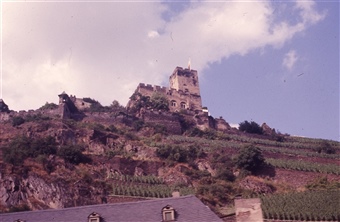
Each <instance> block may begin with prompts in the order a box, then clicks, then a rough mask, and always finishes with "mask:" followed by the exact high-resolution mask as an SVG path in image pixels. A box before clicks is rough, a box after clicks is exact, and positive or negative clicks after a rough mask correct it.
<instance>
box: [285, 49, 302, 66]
mask: <svg viewBox="0 0 340 222" xmlns="http://www.w3.org/2000/svg"><path fill="white" fill-rule="evenodd" d="M298 59H299V58H298V56H297V54H296V51H295V50H290V51H289V52H287V53H286V54H285V56H284V58H283V62H282V65H283V66H284V67H285V68H286V69H288V70H292V68H293V66H294V65H295V63H296V62H297V61H298Z"/></svg>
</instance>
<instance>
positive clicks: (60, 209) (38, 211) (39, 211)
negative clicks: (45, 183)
mask: <svg viewBox="0 0 340 222" xmlns="http://www.w3.org/2000/svg"><path fill="white" fill-rule="evenodd" d="M192 197H195V198H197V197H196V196H195V195H193V194H190V195H185V196H180V197H167V198H157V199H151V200H142V201H132V202H120V203H106V204H93V205H84V206H76V207H66V208H57V209H45V210H33V211H21V212H11V213H4V214H7V215H9V214H19V215H20V214H25V213H27V212H29V213H42V212H50V211H56V210H57V211H69V210H74V209H77V208H78V209H84V208H93V207H94V206H112V205H115V206H117V205H131V204H140V203H145V202H148V203H150V202H157V201H163V200H178V199H187V198H192Z"/></svg>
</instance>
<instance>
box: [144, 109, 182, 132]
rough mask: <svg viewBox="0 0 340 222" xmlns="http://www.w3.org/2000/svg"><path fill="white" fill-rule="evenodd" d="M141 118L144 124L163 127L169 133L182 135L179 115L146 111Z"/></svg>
mask: <svg viewBox="0 0 340 222" xmlns="http://www.w3.org/2000/svg"><path fill="white" fill-rule="evenodd" d="M141 118H142V119H143V120H144V122H148V123H153V124H158V125H162V126H164V127H165V128H166V130H167V132H168V133H171V134H182V128H181V124H180V120H179V118H178V116H177V115H173V114H172V113H169V112H158V111H146V112H144V113H143V115H142V116H141Z"/></svg>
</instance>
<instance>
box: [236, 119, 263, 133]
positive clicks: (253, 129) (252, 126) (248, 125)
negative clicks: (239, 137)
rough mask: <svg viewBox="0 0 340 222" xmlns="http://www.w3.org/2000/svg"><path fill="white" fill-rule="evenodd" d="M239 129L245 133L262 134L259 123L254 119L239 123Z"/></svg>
mask: <svg viewBox="0 0 340 222" xmlns="http://www.w3.org/2000/svg"><path fill="white" fill-rule="evenodd" d="M239 125H240V126H239V130H240V131H242V132H246V133H254V134H260V135H261V134H263V130H262V128H261V127H260V125H259V124H258V123H256V122H254V121H251V122H248V121H247V120H246V121H244V122H242V123H240V124H239Z"/></svg>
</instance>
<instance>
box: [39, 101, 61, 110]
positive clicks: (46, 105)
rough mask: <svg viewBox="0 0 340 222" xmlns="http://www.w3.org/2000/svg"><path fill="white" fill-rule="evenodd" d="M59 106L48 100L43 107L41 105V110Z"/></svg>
mask: <svg viewBox="0 0 340 222" xmlns="http://www.w3.org/2000/svg"><path fill="white" fill-rule="evenodd" d="M56 108H58V105H57V104H55V103H48V102H46V103H45V105H43V106H42V107H40V108H39V109H40V110H48V109H56Z"/></svg>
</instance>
